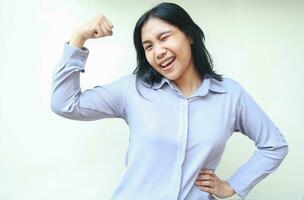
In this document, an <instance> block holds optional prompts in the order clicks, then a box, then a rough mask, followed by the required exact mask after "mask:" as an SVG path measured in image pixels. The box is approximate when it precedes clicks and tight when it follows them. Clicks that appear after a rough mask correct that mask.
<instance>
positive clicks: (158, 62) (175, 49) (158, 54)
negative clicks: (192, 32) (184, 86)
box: [141, 17, 194, 81]
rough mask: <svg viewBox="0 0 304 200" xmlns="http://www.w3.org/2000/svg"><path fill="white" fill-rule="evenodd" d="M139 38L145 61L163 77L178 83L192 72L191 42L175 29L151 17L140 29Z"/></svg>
mask: <svg viewBox="0 0 304 200" xmlns="http://www.w3.org/2000/svg"><path fill="white" fill-rule="evenodd" d="M141 38H142V44H143V48H144V51H145V55H146V58H147V61H148V62H149V64H150V65H151V66H152V67H153V68H154V69H155V70H156V71H157V72H158V73H160V74H161V75H163V76H164V77H166V78H168V79H169V80H173V81H178V80H179V79H182V78H183V76H184V75H185V74H186V73H187V72H189V71H193V69H194V64H193V59H192V54H191V40H190V38H189V37H187V36H186V35H185V34H184V32H182V31H181V30H179V29H178V28H177V27H175V26H173V25H171V24H169V23H168V22H166V21H164V20H161V19H159V18H156V17H151V18H150V19H148V21H147V22H146V23H145V24H144V26H143V27H142V30H141ZM191 68H192V69H191ZM189 69H190V70H189Z"/></svg>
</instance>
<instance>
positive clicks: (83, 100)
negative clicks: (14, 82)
mask: <svg viewBox="0 0 304 200" xmlns="http://www.w3.org/2000/svg"><path fill="white" fill-rule="evenodd" d="M112 28H113V25H112V24H111V22H110V21H109V20H108V19H107V18H106V17H104V16H97V17H95V18H94V19H92V20H90V21H89V22H87V23H85V24H84V25H82V26H81V27H79V28H78V29H77V30H76V31H75V32H74V33H73V35H72V37H71V39H70V42H69V43H67V44H65V46H64V52H63V56H62V58H61V60H60V62H59V64H58V66H57V67H56V68H55V71H54V73H53V85H52V86H53V87H52V98H51V108H52V110H53V111H54V112H55V113H56V114H58V115H60V116H63V117H65V118H69V119H75V120H96V119H101V118H106V117H119V118H125V117H126V116H125V110H124V101H125V97H126V94H127V91H128V90H127V89H128V85H129V79H130V77H129V76H126V77H122V78H120V79H118V80H116V81H113V82H112V83H110V84H107V85H102V86H96V87H94V88H92V89H88V90H85V91H83V92H82V91H81V88H80V72H84V67H85V63H86V60H87V57H88V55H89V50H88V49H86V48H85V47H83V45H84V43H85V42H86V41H87V40H88V39H94V38H100V37H104V36H111V35H112Z"/></svg>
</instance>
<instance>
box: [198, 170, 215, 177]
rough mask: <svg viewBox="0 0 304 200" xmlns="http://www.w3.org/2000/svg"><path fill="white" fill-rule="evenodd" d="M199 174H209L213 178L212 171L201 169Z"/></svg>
mask: <svg viewBox="0 0 304 200" xmlns="http://www.w3.org/2000/svg"><path fill="white" fill-rule="evenodd" d="M199 174H200V175H201V174H209V175H211V176H215V173H214V170H212V169H201V171H200V173H199Z"/></svg>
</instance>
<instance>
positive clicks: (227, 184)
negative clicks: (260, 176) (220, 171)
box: [225, 181, 235, 196]
mask: <svg viewBox="0 0 304 200" xmlns="http://www.w3.org/2000/svg"><path fill="white" fill-rule="evenodd" d="M225 185H226V188H227V191H228V193H229V194H230V195H231V196H232V195H234V194H235V191H234V189H233V188H232V187H231V186H230V185H229V183H228V182H227V181H225Z"/></svg>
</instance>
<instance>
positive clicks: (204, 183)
mask: <svg viewBox="0 0 304 200" xmlns="http://www.w3.org/2000/svg"><path fill="white" fill-rule="evenodd" d="M215 184H216V175H215V173H214V170H212V169H202V170H201V171H200V172H199V175H198V176H197V179H196V181H195V185H196V186H198V187H199V188H200V189H201V190H202V191H205V192H208V193H211V194H212V193H213V192H214V187H215V186H216V185H215Z"/></svg>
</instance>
